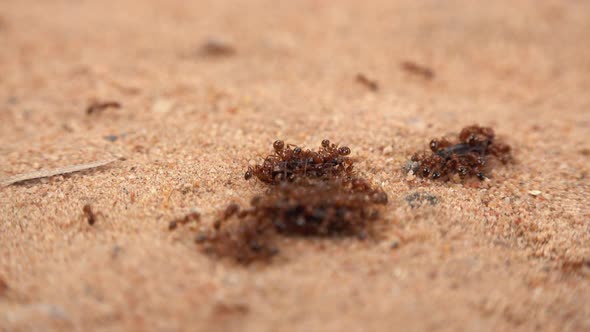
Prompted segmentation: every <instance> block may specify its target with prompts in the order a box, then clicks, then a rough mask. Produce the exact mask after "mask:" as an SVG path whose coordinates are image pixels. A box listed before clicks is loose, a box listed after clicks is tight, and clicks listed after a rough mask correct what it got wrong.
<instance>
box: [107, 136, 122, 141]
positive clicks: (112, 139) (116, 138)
mask: <svg viewBox="0 0 590 332" xmlns="http://www.w3.org/2000/svg"><path fill="white" fill-rule="evenodd" d="M104 139H106V140H107V141H109V142H114V141H116V140H118V139H119V137H118V136H117V135H107V136H105V137H104Z"/></svg>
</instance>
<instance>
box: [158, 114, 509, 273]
mask: <svg viewBox="0 0 590 332" xmlns="http://www.w3.org/2000/svg"><path fill="white" fill-rule="evenodd" d="M430 149H431V151H432V152H431V153H430V154H428V153H420V154H415V155H414V156H413V157H412V165H413V166H412V171H414V174H416V175H418V176H420V177H423V178H430V179H433V180H439V179H440V180H449V179H450V177H451V176H453V175H455V174H457V175H458V176H459V177H460V178H461V179H465V178H467V177H477V178H478V179H480V180H483V179H485V178H486V172H487V170H488V167H489V166H488V162H489V159H490V158H492V157H493V158H495V159H497V160H499V161H500V162H502V163H507V162H508V161H510V160H511V156H510V146H508V145H506V144H504V143H501V142H497V141H496V140H495V135H494V131H493V130H492V129H491V128H487V127H480V126H476V125H474V126H469V127H466V128H463V130H462V131H461V133H460V134H459V137H458V140H457V141H451V140H449V139H446V138H442V139H434V140H432V141H431V142H430ZM350 153H351V150H350V148H348V147H346V146H338V145H337V144H333V143H331V142H330V141H329V140H327V139H326V140H323V141H322V143H321V146H320V147H319V149H318V150H317V151H314V150H309V149H303V148H301V147H299V146H295V145H292V144H285V142H283V141H280V140H278V141H275V142H274V143H273V152H272V154H270V155H269V156H267V157H266V158H264V160H263V161H262V163H261V164H258V165H255V166H251V167H248V169H247V171H246V173H245V175H244V178H245V179H246V180H250V179H252V178H256V179H258V180H259V181H260V182H262V183H264V184H266V185H268V187H267V189H266V190H265V191H264V192H263V193H262V194H260V195H257V196H255V197H253V198H252V199H251V201H250V206H249V207H245V208H244V207H241V206H240V205H238V204H235V203H231V204H229V205H228V206H227V207H226V208H225V210H224V211H222V213H220V216H219V218H218V219H217V220H215V222H214V223H213V226H212V227H211V228H210V229H207V230H206V231H205V232H202V233H200V234H199V236H198V237H197V239H196V242H197V243H198V244H199V245H200V246H201V248H202V249H203V250H204V251H205V252H206V253H209V254H211V255H213V256H216V257H230V258H233V259H234V260H235V261H237V262H239V263H243V264H248V263H251V262H253V261H257V260H268V259H270V258H272V257H273V256H274V255H276V254H277V253H278V249H277V247H276V245H275V242H276V241H275V239H276V238H277V236H279V235H284V236H322V237H328V236H357V237H359V238H365V237H366V236H368V235H371V230H372V227H371V226H372V225H374V221H375V220H377V219H378V218H379V215H380V212H381V209H382V206H383V205H385V204H387V202H388V197H387V194H386V193H385V192H383V191H382V190H381V189H377V188H375V187H374V186H373V185H372V184H371V183H370V182H369V181H368V180H366V179H364V178H363V177H361V176H360V175H359V174H358V173H357V172H356V171H355V169H354V160H353V159H352V158H351V157H349V155H350ZM199 218H200V216H199V215H194V214H191V215H187V216H185V217H184V218H181V219H178V220H174V221H172V222H171V223H170V226H169V228H170V230H173V229H175V228H177V227H178V225H182V224H186V223H188V222H190V221H193V220H199Z"/></svg>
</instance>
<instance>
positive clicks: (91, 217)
mask: <svg viewBox="0 0 590 332" xmlns="http://www.w3.org/2000/svg"><path fill="white" fill-rule="evenodd" d="M82 211H83V212H84V216H85V217H86V221H87V222H88V225H90V226H92V225H94V223H95V222H96V213H94V211H92V207H91V206H90V204H86V205H84V207H83V208H82Z"/></svg>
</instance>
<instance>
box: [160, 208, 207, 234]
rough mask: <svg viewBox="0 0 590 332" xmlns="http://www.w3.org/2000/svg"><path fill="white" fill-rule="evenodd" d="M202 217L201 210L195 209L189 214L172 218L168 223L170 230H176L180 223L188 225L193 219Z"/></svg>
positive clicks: (196, 219) (197, 219)
mask: <svg viewBox="0 0 590 332" xmlns="http://www.w3.org/2000/svg"><path fill="white" fill-rule="evenodd" d="M200 219H201V214H200V213H199V212H196V211H193V212H191V213H189V214H187V215H185V216H184V217H182V218H177V219H174V220H172V221H171V222H170V223H169V224H168V230H170V231H172V230H175V229H176V228H177V227H178V225H186V224H188V223H189V222H191V221H193V220H194V221H199V220H200Z"/></svg>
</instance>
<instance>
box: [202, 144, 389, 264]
mask: <svg viewBox="0 0 590 332" xmlns="http://www.w3.org/2000/svg"><path fill="white" fill-rule="evenodd" d="M273 148H274V153H273V154H272V155H270V156H268V157H266V158H265V159H264V161H263V162H262V163H261V164H259V165H256V166H254V167H249V168H248V170H247V172H246V174H245V179H246V180H248V179H251V178H252V177H256V178H257V179H258V180H260V181H261V182H263V183H265V184H268V185H269V188H268V190H267V191H266V192H264V193H263V194H261V195H257V196H255V197H254V198H252V200H251V202H250V206H249V207H247V208H242V207H240V206H239V205H237V204H235V203H232V204H230V205H228V206H227V208H226V209H225V210H224V211H223V213H222V214H221V216H220V218H219V219H218V220H216V221H215V223H214V225H213V229H212V230H210V231H209V232H208V234H207V235H206V236H202V235H201V236H199V238H198V242H199V243H200V244H201V245H202V248H203V250H204V251H205V252H207V253H209V254H211V255H214V256H216V257H231V258H233V259H235V260H236V261H237V262H239V263H244V264H248V263H250V262H252V261H256V260H267V259H269V258H271V257H272V256H274V255H275V254H276V253H277V252H278V249H277V248H276V246H275V244H274V242H275V238H276V237H277V236H279V235H282V236H320V237H332V236H357V237H359V238H364V237H366V236H367V235H369V233H370V226H371V224H372V223H373V221H375V220H376V219H378V218H379V212H380V206H382V205H385V204H386V203H387V194H385V192H383V191H382V190H380V189H375V188H374V187H373V185H372V184H371V183H370V182H369V181H368V180H366V179H364V178H362V177H360V176H359V175H358V174H357V173H356V172H355V171H354V170H353V164H354V162H353V160H352V158H350V157H348V155H350V152H351V151H350V149H349V148H348V147H345V146H341V147H339V146H338V145H337V144H332V143H330V141H329V140H323V141H322V144H321V147H320V148H319V149H318V150H317V151H313V150H306V149H302V148H301V147H298V146H294V145H291V144H287V145H285V143H284V142H283V141H276V142H274V144H273Z"/></svg>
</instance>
